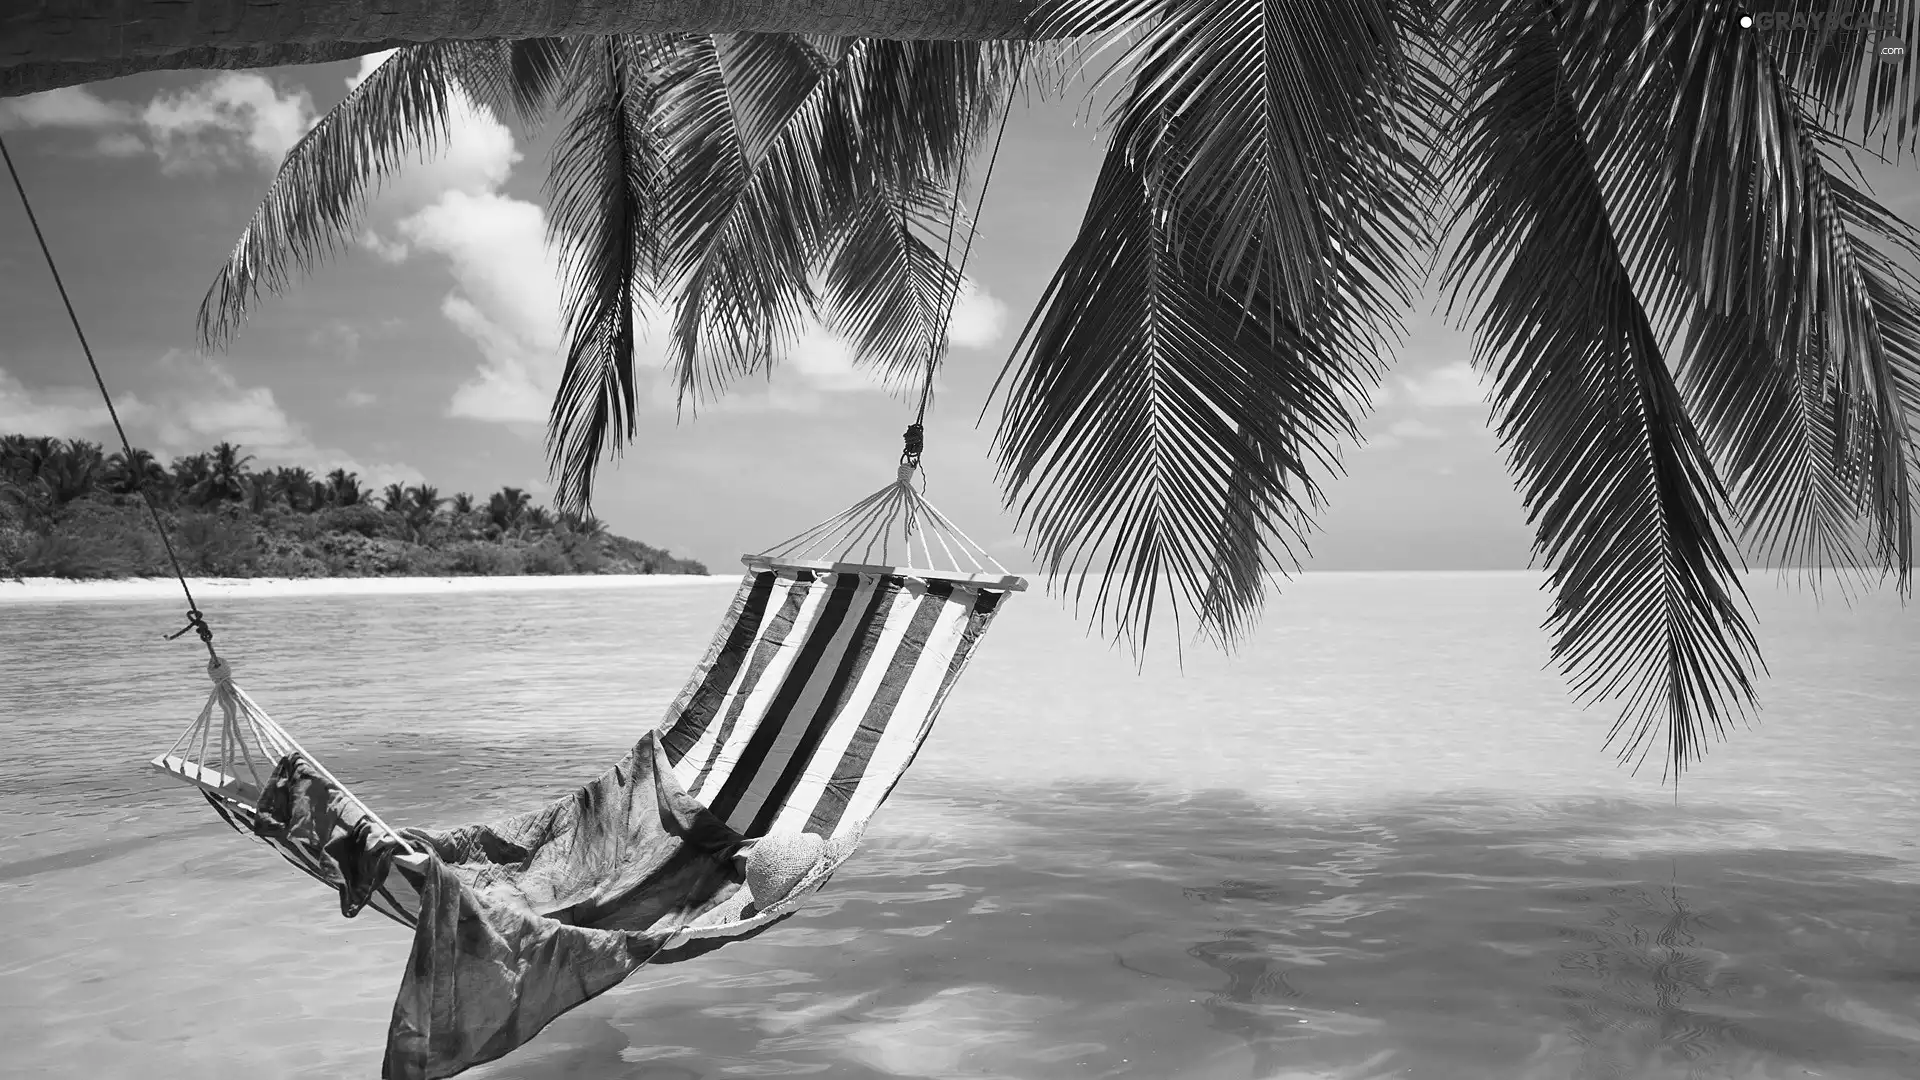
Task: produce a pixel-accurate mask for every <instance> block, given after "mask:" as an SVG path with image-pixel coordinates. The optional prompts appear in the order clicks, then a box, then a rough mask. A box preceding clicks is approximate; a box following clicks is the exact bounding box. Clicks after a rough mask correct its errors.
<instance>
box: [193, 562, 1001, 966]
mask: <svg viewBox="0 0 1920 1080" xmlns="http://www.w3.org/2000/svg"><path fill="white" fill-rule="evenodd" d="M1004 595H1005V591H1004V590H1003V589H996V588H993V587H991V586H983V585H979V584H975V583H971V582H961V581H950V580H944V579H941V578H937V577H935V578H924V577H920V576H918V575H910V574H898V573H894V574H888V573H877V572H876V573H866V572H859V573H856V572H828V571H820V570H808V569H797V568H796V569H788V568H779V569H771V570H762V571H756V572H751V573H748V574H747V575H746V576H745V577H744V578H743V579H742V581H741V583H740V590H739V592H738V593H736V594H735V596H734V598H733V603H732V605H731V606H730V607H729V609H728V611H727V615H726V617H725V619H724V620H723V621H722V622H721V625H720V628H719V631H718V632H717V633H716V634H715V635H714V639H713V644H712V646H711V647H710V648H709V649H708V651H707V655H706V658H705V659H704V660H702V661H701V663H700V665H699V666H698V667H697V668H695V669H694V672H693V676H692V678H691V679H690V680H689V681H688V682H687V685H686V688H685V689H683V690H682V691H681V692H680V696H679V697H678V698H677V699H676V700H675V701H674V703H673V706H672V707H671V708H670V709H669V710H668V712H667V715H666V717H665V719H664V720H662V721H661V723H660V725H659V726H658V728H657V731H658V732H659V737H660V741H661V745H662V746H663V747H664V749H665V750H666V754H667V760H668V761H669V762H671V763H672V764H673V767H674V775H675V777H676V778H677V779H678V780H679V782H680V784H681V786H682V787H684V788H685V789H686V791H687V792H688V793H689V794H691V795H693V796H694V797H695V798H697V799H699V800H700V801H702V802H703V803H705V804H706V805H707V807H708V808H709V809H711V810H713V811H714V813H716V814H718V815H719V816H720V817H721V818H722V819H724V820H725V821H726V822H727V824H728V825H729V826H731V827H732V828H734V829H735V830H737V831H739V832H741V833H743V834H745V835H746V836H749V837H759V836H764V835H766V834H767V833H769V832H774V831H780V832H813V833H818V834H820V835H821V836H823V837H826V838H828V839H829V840H836V839H840V838H847V837H852V838H857V834H858V833H859V831H860V830H861V828H862V827H864V825H865V823H866V821H867V819H868V818H870V817H872V816H873V813H874V811H876V810H877V809H879V807H880V804H881V802H882V801H884V800H885V799H886V797H887V796H888V795H889V794H891V793H892V791H893V788H894V785H895V784H897V783H899V781H900V777H901V775H902V774H904V773H905V772H906V770H907V766H908V765H910V764H912V762H913V758H914V756H915V755H916V754H917V753H919V750H920V746H921V744H922V743H924V742H925V741H926V738H927V733H928V731H930V730H931V728H932V726H933V721H934V718H935V717H936V716H937V715H938V714H939V711H940V706H941V704H942V703H943V702H944V701H945V700H946V696H947V694H948V692H949V691H950V690H951V689H952V688H953V684H954V681H955V680H956V679H957V678H958V677H959V675H960V672H961V670H962V669H963V668H964V667H965V666H966V663H967V660H968V658H969V657H971V656H972V654H973V650H974V647H975V645H976V644H977V643H978V641H979V638H980V635H981V634H982V633H983V632H985V630H986V628H987V624H988V623H989V622H991V621H992V619H993V615H994V613H995V611H996V610H997V609H998V606H999V603H1000V600H1001V598H1002V597H1003V596H1004ZM202 794H204V795H206V798H207V802H208V803H209V804H211V805H212V806H213V808H214V810H215V811H216V812H217V813H218V814H219V815H220V816H221V818H223V819H224V820H225V821H226V822H227V824H228V825H230V826H232V827H233V828H234V830H235V831H237V832H240V833H243V834H246V835H248V836H252V837H254V838H255V839H257V840H260V841H261V842H262V843H265V844H266V845H267V846H269V847H271V848H273V849H274V850H276V851H278V852H279V853H280V854H281V856H283V857H284V858H285V859H286V860H287V861H288V862H290V863H292V864H293V865H295V866H297V867H299V868H300V869H301V870H303V871H305V872H306V873H307V874H308V875H309V876H310V877H312V878H314V879H315V880H316V881H319V882H320V883H321V884H323V885H326V886H328V887H329V888H331V889H333V890H335V891H336V892H338V891H339V890H340V889H341V888H342V884H343V883H342V881H341V879H340V875H339V872H338V870H337V869H336V868H335V867H334V865H333V862H332V860H331V859H330V858H328V857H327V855H326V854H325V853H324V852H322V851H319V850H316V849H312V848H309V847H308V846H307V845H305V844H303V843H301V842H298V841H294V840H288V839H281V838H273V837H267V836H261V835H259V834H258V833H255V832H254V831H253V829H252V827H251V826H252V822H253V808H252V807H249V806H244V805H242V804H240V803H237V802H234V801H232V800H230V799H226V798H222V797H220V796H218V795H216V794H214V793H212V792H205V791H203V792H202ZM419 906H420V898H419V896H418V894H417V893H416V892H415V891H414V889H413V887H412V886H411V885H409V884H408V883H407V880H406V878H405V876H404V875H402V874H401V873H399V872H398V871H394V872H391V873H389V874H388V875H387V878H386V881H385V883H384V884H383V885H382V887H381V888H380V889H378V890H377V891H376V892H375V893H374V896H373V899H372V900H371V901H370V902H369V904H368V907H370V908H372V909H373V910H375V911H378V912H380V913H381V914H382V915H385V916H387V917H388V918H390V919H392V920H393V921H395V922H397V923H399V924H401V925H402V926H406V927H413V926H414V925H416V923H417V922H418V918H419ZM759 929H761V928H760V927H755V928H751V929H750V930H749V929H741V930H736V931H726V932H722V933H720V934H719V935H718V936H720V937H722V938H725V939H728V940H732V939H736V938H738V937H751V936H753V934H755V933H758V932H759ZM709 947H710V946H709ZM690 955H691V954H690ZM674 958H676V959H677V958H679V957H677V956H676V957H674ZM663 959H665V958H663Z"/></svg>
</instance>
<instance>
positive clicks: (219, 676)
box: [207, 656, 233, 686]
mask: <svg viewBox="0 0 1920 1080" xmlns="http://www.w3.org/2000/svg"><path fill="white" fill-rule="evenodd" d="M207 678H209V679H212V680H213V684H214V685H215V686H221V685H224V684H227V683H231V682H232V681H233V666H232V665H231V664H228V663H227V662H226V661H225V660H222V659H220V658H219V657H217V656H216V657H214V658H213V659H211V660H209V661H207Z"/></svg>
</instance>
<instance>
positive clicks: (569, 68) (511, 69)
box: [460, 38, 602, 123]
mask: <svg viewBox="0 0 1920 1080" xmlns="http://www.w3.org/2000/svg"><path fill="white" fill-rule="evenodd" d="M601 44H602V42H601V40H600V39H598V38H516V39H512V40H502V41H475V42H472V43H471V46H470V48H471V54H470V55H469V56H468V57H467V59H466V62H465V63H464V64H463V65H462V69H461V72H460V74H461V77H462V81H463V82H464V84H465V86H466V88H467V89H468V91H469V92H471V93H472V94H473V95H474V96H475V97H476V98H479V99H480V100H482V101H485V102H487V103H489V104H492V105H495V106H499V107H501V108H502V109H503V110H505V109H511V110H513V111H514V112H515V113H518V114H519V116H520V118H521V119H522V120H525V121H527V122H529V123H533V122H537V121H539V120H541V119H543V118H544V117H545V115H546V111H547V109H548V108H549V107H550V106H551V105H553V104H554V103H555V102H556V101H558V100H559V99H560V97H561V95H562V94H563V93H564V92H565V91H566V89H567V84H568V80H569V78H570V77H572V74H573V72H574V70H575V65H576V62H577V58H580V57H581V56H582V54H583V53H585V54H586V59H587V62H588V63H589V64H591V63H593V62H594V59H593V57H592V55H591V53H592V52H593V51H595V50H597V49H599V48H600V47H601Z"/></svg>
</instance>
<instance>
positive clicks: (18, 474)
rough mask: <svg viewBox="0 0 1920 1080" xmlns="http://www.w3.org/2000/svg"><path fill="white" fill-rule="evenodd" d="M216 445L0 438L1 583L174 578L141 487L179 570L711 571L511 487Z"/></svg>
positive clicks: (319, 573)
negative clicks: (461, 486)
mask: <svg viewBox="0 0 1920 1080" xmlns="http://www.w3.org/2000/svg"><path fill="white" fill-rule="evenodd" d="M253 464H254V459H253V457H252V456H251V455H249V454H247V453H245V452H244V451H243V449H242V448H241V447H240V446H237V445H235V444H233V443H231V442H222V443H219V444H217V445H215V446H214V447H213V448H212V449H210V450H208V451H206V452H204V453H197V454H187V455H183V456H181V457H177V458H174V459H173V460H172V461H171V462H169V463H167V464H162V463H161V461H160V459H159V458H157V457H155V456H154V455H153V454H152V453H151V452H149V451H147V450H143V449H140V448H138V447H135V448H134V449H133V451H132V453H131V454H129V453H127V452H125V451H114V452H112V453H107V452H106V451H105V450H104V449H103V448H102V447H101V446H100V445H99V444H98V443H93V442H89V441H87V440H84V439H58V438H53V437H50V436H30V435H0V577H10V578H23V577H62V578H125V577H151V576H157V575H162V574H170V573H171V572H172V567H171V566H169V565H168V561H167V554H166V549H165V547H164V546H163V545H162V543H161V541H160V538H159V536H158V535H156V533H155V531H154V523H153V518H152V516H151V515H150V514H149V513H148V510H147V508H146V506H145V504H144V502H143V498H142V494H141V492H142V489H143V488H144V489H145V491H146V493H147V495H149V496H151V498H152V501H153V503H154V505H155V506H156V507H157V508H158V510H159V515H160V520H161V524H162V526H163V527H164V528H165V529H166V530H167V533H168V536H169V539H171V540H172V542H173V547H174V552H175V554H176V555H177V556H178V557H179V559H180V563H181V567H182V568H183V569H184V570H185V571H186V572H187V573H188V574H195V575H207V576H222V577H401V576H435V577H439V576H467V575H494V574H704V573H706V572H707V570H706V567H705V566H703V565H701V564H700V563H698V562H695V561H693V560H691V559H680V558H676V557H674V556H673V555H671V554H669V553H667V552H666V551H662V550H660V549H658V548H654V547H649V546H648V545H646V544H642V543H639V542H638V541H635V540H629V539H627V538H626V537H623V536H616V535H614V534H612V533H610V532H608V531H607V528H606V525H605V523H604V522H602V521H600V520H599V519H598V518H596V517H594V516H593V515H592V514H566V513H556V512H554V511H552V510H550V509H548V508H547V507H545V506H540V505H537V504H535V502H534V501H533V497H532V495H531V494H530V493H529V492H527V491H524V490H522V489H520V488H515V487H502V488H501V489H500V490H498V491H496V492H493V493H492V494H491V495H488V496H487V497H486V498H485V499H484V500H482V499H479V498H476V497H475V496H473V495H471V494H469V493H467V492H458V493H455V494H453V495H450V496H449V495H442V494H441V492H440V490H439V489H438V488H436V487H434V486H433V485H431V484H426V483H420V484H414V485H405V484H399V483H392V484H388V485H386V486H385V487H384V488H382V489H378V490H376V489H374V488H372V487H368V486H363V485H362V483H361V480H360V478H359V476H358V475H357V474H355V473H352V472H349V471H347V470H346V469H334V470H332V471H331V472H328V473H326V474H325V475H324V476H322V475H316V474H315V473H313V472H312V471H310V470H308V469H305V468H302V467H299V466H278V467H275V468H271V469H259V470H256V469H255V468H254V467H253Z"/></svg>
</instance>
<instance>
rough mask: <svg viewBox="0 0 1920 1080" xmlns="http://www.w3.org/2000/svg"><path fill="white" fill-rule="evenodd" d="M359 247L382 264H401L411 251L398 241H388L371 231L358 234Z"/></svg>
mask: <svg viewBox="0 0 1920 1080" xmlns="http://www.w3.org/2000/svg"><path fill="white" fill-rule="evenodd" d="M360 246H361V247H363V248H366V249H367V250H368V251H371V252H373V256H374V258H376V259H379V260H380V261H381V262H383V263H403V262H406V261H407V255H408V254H410V252H411V249H409V248H408V247H407V245H406V244H404V243H402V242H400V241H398V240H389V239H387V238H386V237H384V236H382V235H380V234H379V233H378V232H376V231H375V230H373V229H368V230H366V231H365V232H362V233H361V234H360Z"/></svg>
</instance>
